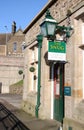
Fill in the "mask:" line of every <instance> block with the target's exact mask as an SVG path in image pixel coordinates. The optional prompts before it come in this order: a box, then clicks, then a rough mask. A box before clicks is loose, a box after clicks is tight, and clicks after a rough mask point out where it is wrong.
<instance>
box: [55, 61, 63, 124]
mask: <svg viewBox="0 0 84 130" xmlns="http://www.w3.org/2000/svg"><path fill="white" fill-rule="evenodd" d="M63 86H64V65H63V64H62V63H56V64H55V65H54V119H56V120H58V121H60V122H62V121H63V117H64V92H63V89H64V87H63Z"/></svg>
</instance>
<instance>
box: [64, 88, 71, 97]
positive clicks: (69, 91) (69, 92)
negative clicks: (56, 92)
mask: <svg viewBox="0 0 84 130" xmlns="http://www.w3.org/2000/svg"><path fill="white" fill-rule="evenodd" d="M64 95H65V96H71V87H69V86H65V87H64Z"/></svg>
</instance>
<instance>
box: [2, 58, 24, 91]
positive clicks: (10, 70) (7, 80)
mask: <svg viewBox="0 0 84 130" xmlns="http://www.w3.org/2000/svg"><path fill="white" fill-rule="evenodd" d="M23 66H24V60H23V57H20V58H19V57H5V56H3V57H1V56H0V82H1V84H2V85H1V93H9V86H10V85H12V84H14V83H16V82H18V81H20V80H22V79H23V75H19V73H18V71H19V70H23Z"/></svg>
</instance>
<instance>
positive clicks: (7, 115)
mask: <svg viewBox="0 0 84 130" xmlns="http://www.w3.org/2000/svg"><path fill="white" fill-rule="evenodd" d="M0 123H2V126H3V127H4V130H30V129H29V128H27V127H26V126H25V125H24V124H23V123H22V122H21V121H20V120H19V119H18V118H17V117H16V116H15V115H14V114H13V113H12V112H10V111H9V110H8V109H7V108H6V107H5V106H4V105H3V104H2V103H0Z"/></svg>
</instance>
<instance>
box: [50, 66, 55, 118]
mask: <svg viewBox="0 0 84 130" xmlns="http://www.w3.org/2000/svg"><path fill="white" fill-rule="evenodd" d="M51 80H52V81H51V119H53V118H54V117H53V115H54V64H52V68H51Z"/></svg>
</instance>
